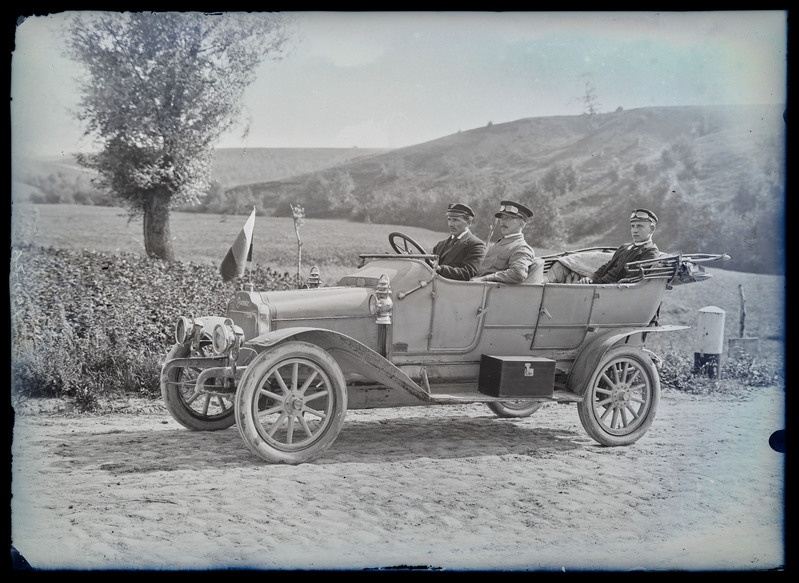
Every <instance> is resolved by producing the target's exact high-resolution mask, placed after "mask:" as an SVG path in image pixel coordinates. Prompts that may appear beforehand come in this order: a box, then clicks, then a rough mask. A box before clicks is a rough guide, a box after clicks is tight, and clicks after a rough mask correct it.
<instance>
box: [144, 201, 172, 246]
mask: <svg viewBox="0 0 799 583" xmlns="http://www.w3.org/2000/svg"><path fill="white" fill-rule="evenodd" d="M144 250H145V251H146V252H147V257H153V258H155V259H163V260H164V261H174V260H175V253H174V251H173V249H172V237H171V236H170V234H169V195H168V194H167V191H166V189H156V190H154V191H152V192H150V193H149V195H148V196H147V198H146V200H145V203H144Z"/></svg>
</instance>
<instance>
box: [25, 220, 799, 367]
mask: <svg viewBox="0 0 799 583" xmlns="http://www.w3.org/2000/svg"><path fill="white" fill-rule="evenodd" d="M245 220H246V217H244V216H229V215H209V214H192V213H173V214H172V216H171V222H170V224H171V231H172V236H173V239H174V248H175V255H176V259H177V260H178V261H182V262H194V263H201V264H210V265H218V264H219V263H220V262H221V261H222V258H223V257H224V255H225V253H226V252H227V250H228V249H229V248H230V245H231V244H232V243H233V241H234V240H235V238H236V236H237V235H238V234H239V232H240V230H241V228H242V226H243V225H244V222H245ZM443 223H444V220H443V216H442V231H441V232H436V231H430V230H427V229H418V228H412V227H397V226H391V225H372V224H362V223H350V222H346V221H337V220H325V219H306V220H305V224H304V225H303V226H302V227H301V228H300V237H301V239H302V242H303V245H302V271H303V274H305V275H307V272H308V270H309V269H310V267H311V266H312V265H318V266H319V267H320V269H321V273H322V283H323V285H333V284H335V282H337V281H338V279H339V278H340V277H341V276H342V275H344V274H345V273H347V272H349V271H351V270H352V269H353V268H354V266H355V264H356V262H357V259H358V254H359V253H382V252H389V251H390V248H389V245H388V234H389V233H390V232H392V231H401V232H403V233H406V234H408V235H409V236H411V237H413V238H414V239H415V240H416V241H418V242H419V243H420V244H421V245H422V246H423V247H424V248H425V249H427V250H430V249H432V247H433V245H434V244H435V243H436V242H437V241H438V240H440V239H442V238H443V237H444V236H445V233H444V231H443V227H444V224H443ZM478 235H481V236H483V237H485V234H484V233H478ZM254 241H255V245H254V252H253V255H254V261H255V262H256V263H257V264H258V265H260V266H267V265H268V266H271V267H272V268H273V269H276V270H278V271H284V270H285V271H287V272H289V273H292V274H293V273H296V270H297V238H296V234H295V231H294V222H293V220H292V219H291V218H290V217H285V218H281V217H257V218H256V224H255V235H254ZM12 242H14V243H33V244H36V245H39V246H42V247H54V248H64V249H74V250H81V249H89V250H94V251H102V252H111V253H123V252H127V253H135V254H140V255H142V256H143V255H144V245H143V236H142V224H141V221H140V220H138V221H134V222H128V219H127V215H126V213H125V211H124V210H122V209H117V208H106V207H87V206H75V205H17V206H15V207H14V209H13V217H12ZM618 243H620V242H608V244H611V245H613V244H618ZM559 250H560V249H555V250H544V249H536V252H537V253H538V254H539V255H543V254H545V253H548V252H550V251H559ZM710 265H711V266H713V265H714V264H710ZM708 271H709V272H710V273H711V274H712V275H713V278H712V279H710V280H708V281H705V282H701V283H698V284H690V285H682V286H676V287H675V288H674V289H672V290H670V291H668V292H667V293H666V296H665V299H664V303H663V307H662V310H661V323H664V324H682V325H688V326H694V327H695V326H696V322H697V316H698V310H699V309H700V308H703V307H706V306H716V307H718V308H721V309H722V310H724V311H725V313H726V315H725V334H726V337H727V338H737V337H738V335H739V320H740V318H739V316H740V311H741V305H742V304H741V297H740V291H739V286H741V289H742V290H743V292H744V296H745V299H746V303H745V307H746V319H745V336H750V337H756V338H759V339H760V340H761V347H762V352H764V353H766V354H768V353H774V352H779V351H782V346H783V339H784V337H785V289H786V288H785V277H783V276H772V275H757V274H750V273H739V272H734V271H727V270H722V269H719V268H717V267H709V268H708ZM655 336H656V335H655ZM662 336H663V338H662V339H661V338H652V340H651V341H650V342H651V343H652V344H653V345H655V346H657V345H664V346H665V347H666V348H668V349H674V350H679V351H681V352H683V353H686V352H688V353H690V352H692V351H693V350H694V343H695V341H696V339H695V338H694V336H695V330H689V331H685V332H679V333H670V334H664V335H662Z"/></svg>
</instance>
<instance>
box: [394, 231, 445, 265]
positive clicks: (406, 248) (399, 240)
mask: <svg viewBox="0 0 799 583" xmlns="http://www.w3.org/2000/svg"><path fill="white" fill-rule="evenodd" d="M388 243H389V245H391V248H392V249H394V251H395V252H396V253H399V254H400V255H416V254H417V253H418V254H420V255H427V254H428V253H427V251H425V250H424V247H422V246H421V245H419V243H417V242H416V241H414V240H413V239H411V238H410V237H409V236H408V235H406V234H405V233H398V232H394V233H391V234H389V236H388ZM425 261H426V262H427V264H428V265H429V266H430V267H435V265H434V263H433V260H431V259H425Z"/></svg>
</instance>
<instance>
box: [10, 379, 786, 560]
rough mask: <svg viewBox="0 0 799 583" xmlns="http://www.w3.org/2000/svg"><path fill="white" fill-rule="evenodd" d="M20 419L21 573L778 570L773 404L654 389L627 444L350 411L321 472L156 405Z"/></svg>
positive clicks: (464, 411)
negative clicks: (184, 422) (273, 457)
mask: <svg viewBox="0 0 799 583" xmlns="http://www.w3.org/2000/svg"><path fill="white" fill-rule="evenodd" d="M134 409H135V412H131V411H130V410H125V409H123V410H122V411H121V412H119V413H114V414H104V415H93V416H87V415H74V414H69V413H57V414H53V413H43V412H37V411H35V407H25V408H21V409H19V410H18V411H17V414H16V422H15V425H14V431H13V434H14V440H13V444H12V449H11V452H12V455H13V460H12V495H13V498H12V502H11V510H12V514H11V518H12V523H11V535H12V545H13V547H15V548H16V549H17V550H18V551H19V552H20V553H21V554H22V556H23V557H24V558H25V559H26V560H27V561H28V562H29V563H30V565H32V567H33V568H35V569H37V570H50V569H57V570H63V569H89V570H109V569H126V570H127V569H148V570H149V569H167V570H187V569H201V570H205V569H227V568H233V569H268V570H289V569H290V570H294V569H312V570H332V569H345V570H362V569H393V568H397V569H406V568H408V569H411V568H412V569H428V570H435V571H438V570H443V571H457V570H485V569H487V570H546V571H561V570H563V571H581V570H614V571H615V570H637V569H644V570H675V569H680V570H683V569H685V570H736V571H737V570H740V571H751V570H773V569H776V570H783V569H784V568H785V558H786V553H785V546H784V538H783V531H784V478H785V454H784V453H782V452H780V451H775V450H774V449H772V448H771V447H770V446H769V437H770V436H771V434H772V433H773V432H774V431H776V430H778V429H783V428H784V427H785V417H784V415H785V393H784V391H783V389H782V388H781V387H780V388H776V387H775V388H759V389H750V390H749V391H748V392H747V394H746V395H745V396H743V397H742V396H731V395H727V396H701V397H699V396H691V395H686V394H683V393H678V392H674V391H664V393H663V395H662V400H661V404H660V409H659V411H658V415H657V418H656V419H655V422H654V424H653V426H652V428H651V429H650V430H649V432H648V433H647V434H646V435H645V436H644V437H643V438H642V439H641V440H640V441H638V442H637V443H636V444H634V445H632V446H629V447H624V448H604V447H601V446H598V445H597V444H596V443H595V442H594V441H592V440H591V439H590V438H589V437H588V436H587V435H586V433H585V431H584V430H583V428H582V426H581V424H580V421H579V418H578V416H577V408H576V406H575V405H565V404H547V405H545V406H544V407H543V408H542V409H541V410H539V411H538V412H537V413H535V414H534V415H533V416H532V417H529V418H527V419H521V420H508V419H499V418H497V417H495V416H494V415H493V413H491V412H490V411H489V410H488V408H487V407H485V405H481V404H474V405H457V406H449V407H444V406H436V407H414V408H400V409H382V410H369V411H349V412H348V413H347V419H346V421H345V424H344V429H343V431H342V432H341V434H340V435H339V437H338V439H337V440H336V442H335V443H334V444H333V446H332V447H331V448H330V449H329V450H328V451H327V452H326V453H325V454H324V455H323V456H322V457H321V458H319V459H317V460H315V461H314V462H312V463H307V464H302V465H299V466H284V465H270V464H267V463H266V462H263V461H262V460H260V458H257V457H256V456H254V455H253V454H251V453H250V452H249V450H248V449H247V448H246V446H245V445H244V443H243V441H242V440H241V438H240V436H239V434H238V431H237V429H236V428H235V427H232V428H230V429H228V430H225V431H222V432H215V433H198V432H192V431H189V430H186V429H183V428H182V427H181V426H179V425H178V424H177V422H175V421H174V420H173V419H172V418H171V417H170V416H169V414H168V413H167V412H166V410H165V409H163V408H162V407H161V406H160V404H158V403H156V404H150V406H149V407H145V408H142V407H135V408H134Z"/></svg>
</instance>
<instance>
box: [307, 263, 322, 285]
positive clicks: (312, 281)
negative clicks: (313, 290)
mask: <svg viewBox="0 0 799 583" xmlns="http://www.w3.org/2000/svg"><path fill="white" fill-rule="evenodd" d="M308 287H319V268H318V267H317V266H316V265H314V266H313V267H311V274H310V275H309V276H308Z"/></svg>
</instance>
